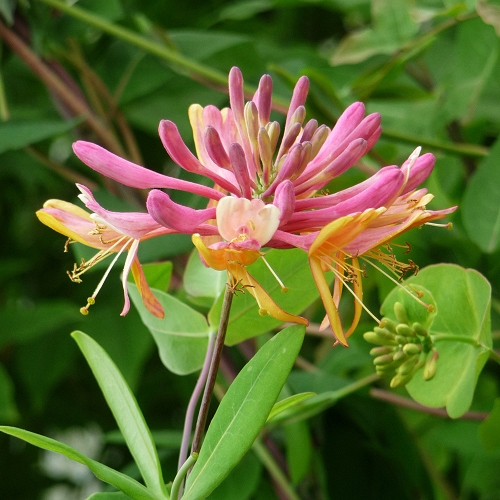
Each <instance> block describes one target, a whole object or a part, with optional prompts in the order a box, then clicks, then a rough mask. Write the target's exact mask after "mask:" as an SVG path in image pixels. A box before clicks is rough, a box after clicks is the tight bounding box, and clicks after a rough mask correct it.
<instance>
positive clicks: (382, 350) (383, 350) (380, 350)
mask: <svg viewBox="0 0 500 500" xmlns="http://www.w3.org/2000/svg"><path fill="white" fill-rule="evenodd" d="M393 351H394V348H393V347H389V346H385V345H384V346H380V347H374V348H373V349H371V350H370V354H371V355H372V356H381V355H382V354H390V353H391V352H393Z"/></svg>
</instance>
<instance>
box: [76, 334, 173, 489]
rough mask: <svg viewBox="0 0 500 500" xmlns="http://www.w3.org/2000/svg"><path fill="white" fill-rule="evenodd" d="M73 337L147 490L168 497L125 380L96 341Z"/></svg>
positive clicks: (158, 463) (85, 336)
mask: <svg viewBox="0 0 500 500" xmlns="http://www.w3.org/2000/svg"><path fill="white" fill-rule="evenodd" d="M72 336H73V338H74V339H75V340H76V342H77V344H78V347H80V350H81V351H82V353H83V355H84V356H85V358H86V360H87V362H88V364H89V366H90V368H91V370H92V372H93V374H94V376H95V378H96V380H97V382H98V384H99V387H100V388H101V390H102V392H103V394H104V397H105V399H106V402H107V403H108V406H109V407H110V409H111V411H112V413H113V416H114V417H115V420H116V422H117V424H118V427H119V428H120V430H121V432H122V434H123V437H124V438H125V441H126V442H127V446H128V448H129V450H130V453H131V454H132V456H133V457H134V460H135V462H136V464H137V467H138V468H139V470H140V471H141V474H142V477H143V478H144V481H145V483H146V485H147V487H148V488H149V489H150V490H151V491H152V492H153V493H154V495H156V496H157V497H158V498H168V496H167V493H166V489H165V483H164V481H163V477H162V472H161V467H160V460H159V458H158V453H157V451H156V447H155V444H154V441H153V438H152V436H151V432H150V430H149V428H148V426H147V425H146V422H145V420H144V416H143V415H142V412H141V410H140V408H139V406H138V404H137V401H136V399H135V396H134V395H133V393H132V391H131V390H130V388H129V387H128V385H127V383H126V382H125V379H124V378H123V376H122V374H121V373H120V372H119V370H118V368H117V367H116V365H115V364H114V363H113V361H112V360H111V359H110V357H109V356H108V355H107V354H106V352H105V351H104V349H103V348H102V347H101V346H100V345H99V344H98V343H97V342H96V341H95V340H93V339H92V338H91V337H89V336H88V335H86V334H85V333H83V332H73V333H72Z"/></svg>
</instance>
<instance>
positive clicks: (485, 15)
mask: <svg viewBox="0 0 500 500" xmlns="http://www.w3.org/2000/svg"><path fill="white" fill-rule="evenodd" d="M476 10H477V13H478V14H479V16H480V17H481V19H482V20H483V21H484V22H485V23H486V24H491V25H492V26H493V27H494V28H495V31H496V33H497V35H498V36H500V2H499V1H498V0H477V2H476Z"/></svg>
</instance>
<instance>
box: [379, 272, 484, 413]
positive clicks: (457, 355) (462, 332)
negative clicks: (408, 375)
mask: <svg viewBox="0 0 500 500" xmlns="http://www.w3.org/2000/svg"><path fill="white" fill-rule="evenodd" d="M406 283H407V284H408V285H409V286H412V285H421V286H423V287H425V288H426V289H427V290H429V292H430V293H431V294H432V296H433V297H434V300H435V302H436V305H437V314H436V315H435V316H434V318H431V320H432V323H431V324H430V327H429V328H428V331H429V334H430V335H431V338H433V341H434V345H435V347H436V349H437V351H438V353H439V359H438V362H437V372H436V375H435V376H434V378H432V379H431V380H429V381H425V380H424V379H423V378H422V376H421V375H420V373H419V372H417V373H416V374H415V375H414V376H413V378H412V380H411V381H410V382H409V383H408V384H407V385H406V388H407V390H408V392H409V394H410V395H411V397H412V398H413V399H415V400H416V401H418V402H419V403H421V404H423V405H426V406H431V407H442V406H446V410H447V412H448V415H450V417H452V418H457V417H459V416H461V415H462V414H463V413H465V412H466V411H467V410H468V409H469V407H470V404H471V402H472V397H473V394H474V388H475V386H476V381H477V377H478V376H479V373H480V372H481V370H482V368H483V366H484V364H485V363H486V360H487V359H488V356H489V352H490V350H491V345H492V341H491V326H490V301H491V287H490V284H489V283H488V281H487V280H486V279H485V278H484V277H483V276H482V275H481V274H479V273H478V272H477V271H475V270H473V269H464V268H461V267H459V266H456V265H452V264H438V265H434V266H429V267H426V268H425V269H423V270H421V271H420V272H419V274H418V275H417V276H415V277H413V278H411V279H409V280H408V281H407V282H406ZM396 301H400V302H403V304H404V305H405V306H406V307H407V312H408V315H409V318H410V322H414V321H421V320H422V318H421V316H419V315H417V311H418V310H419V309H420V310H423V311H425V308H424V307H420V308H419V307H418V303H416V301H415V300H414V299H413V298H412V297H410V296H408V295H407V294H405V293H404V292H402V290H401V289H399V288H396V289H395V290H394V291H393V292H391V293H390V294H389V296H388V297H387V299H386V301H385V302H384V304H383V305H382V314H384V315H385V316H389V317H394V316H393V313H391V311H392V308H393V304H394V302H396ZM416 304H417V305H416ZM421 314H425V312H424V313H421ZM450 336H453V337H452V338H450Z"/></svg>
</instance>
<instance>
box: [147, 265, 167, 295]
mask: <svg viewBox="0 0 500 500" xmlns="http://www.w3.org/2000/svg"><path fill="white" fill-rule="evenodd" d="M172 268H173V265H172V262H157V263H154V264H145V265H143V266H142V269H143V271H144V275H145V276H146V280H147V282H148V285H149V286H150V287H151V288H156V289H157V290H162V291H163V292H166V291H167V289H168V286H169V285H170V279H171V278H172Z"/></svg>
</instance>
